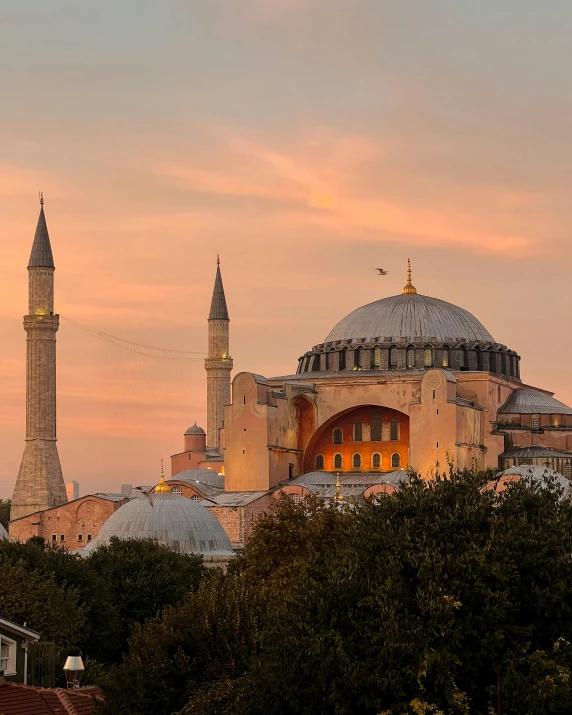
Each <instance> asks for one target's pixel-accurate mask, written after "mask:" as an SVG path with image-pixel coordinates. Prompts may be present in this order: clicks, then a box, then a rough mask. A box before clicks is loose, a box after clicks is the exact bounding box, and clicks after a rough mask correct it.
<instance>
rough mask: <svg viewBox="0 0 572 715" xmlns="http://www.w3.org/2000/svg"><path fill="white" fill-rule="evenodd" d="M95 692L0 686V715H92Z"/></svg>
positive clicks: (99, 698) (96, 689) (89, 690)
mask: <svg viewBox="0 0 572 715" xmlns="http://www.w3.org/2000/svg"><path fill="white" fill-rule="evenodd" d="M97 700H103V696H102V694H101V690H99V688H80V689H79V690H64V689H63V688H35V687H33V686H31V685H20V684H19V683H11V682H8V683H2V684H0V715H32V714H33V715H94V713H95V705H96V701H97Z"/></svg>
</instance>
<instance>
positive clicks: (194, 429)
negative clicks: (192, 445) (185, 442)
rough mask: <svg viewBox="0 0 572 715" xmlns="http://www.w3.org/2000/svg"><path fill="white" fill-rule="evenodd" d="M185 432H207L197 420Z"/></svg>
mask: <svg viewBox="0 0 572 715" xmlns="http://www.w3.org/2000/svg"><path fill="white" fill-rule="evenodd" d="M185 434H206V432H205V431H204V429H203V428H202V427H199V425H198V424H197V423H196V422H195V424H194V425H192V427H189V429H188V430H187V431H186V432H185Z"/></svg>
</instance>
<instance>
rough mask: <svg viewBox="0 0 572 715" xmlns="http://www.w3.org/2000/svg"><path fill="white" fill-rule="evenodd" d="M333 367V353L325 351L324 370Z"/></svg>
mask: <svg viewBox="0 0 572 715" xmlns="http://www.w3.org/2000/svg"><path fill="white" fill-rule="evenodd" d="M333 367H334V353H326V370H332V368H333Z"/></svg>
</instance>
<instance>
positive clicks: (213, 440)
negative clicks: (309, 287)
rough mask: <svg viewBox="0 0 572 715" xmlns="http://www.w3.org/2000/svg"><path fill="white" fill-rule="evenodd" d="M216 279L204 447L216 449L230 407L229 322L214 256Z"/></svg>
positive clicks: (211, 313)
mask: <svg viewBox="0 0 572 715" xmlns="http://www.w3.org/2000/svg"><path fill="white" fill-rule="evenodd" d="M216 264H217V268H216V278H215V284H214V290H213V299H212V301H211V312H210V313H209V356H208V358H207V359H206V360H205V370H206V371H207V447H217V448H218V446H219V432H218V431H219V429H220V428H221V427H222V423H223V420H224V407H225V405H229V404H230V373H231V370H232V358H231V357H230V356H229V335H228V333H229V330H228V329H229V323H230V318H229V317H228V309H227V307H226V298H225V295H224V288H223V286H222V277H221V275H220V260H219V259H218V257H217V261H216Z"/></svg>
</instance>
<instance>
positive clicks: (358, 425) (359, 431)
mask: <svg viewBox="0 0 572 715" xmlns="http://www.w3.org/2000/svg"><path fill="white" fill-rule="evenodd" d="M362 440H363V424H362V422H361V420H357V421H356V422H355V423H354V442H361V441H362Z"/></svg>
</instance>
